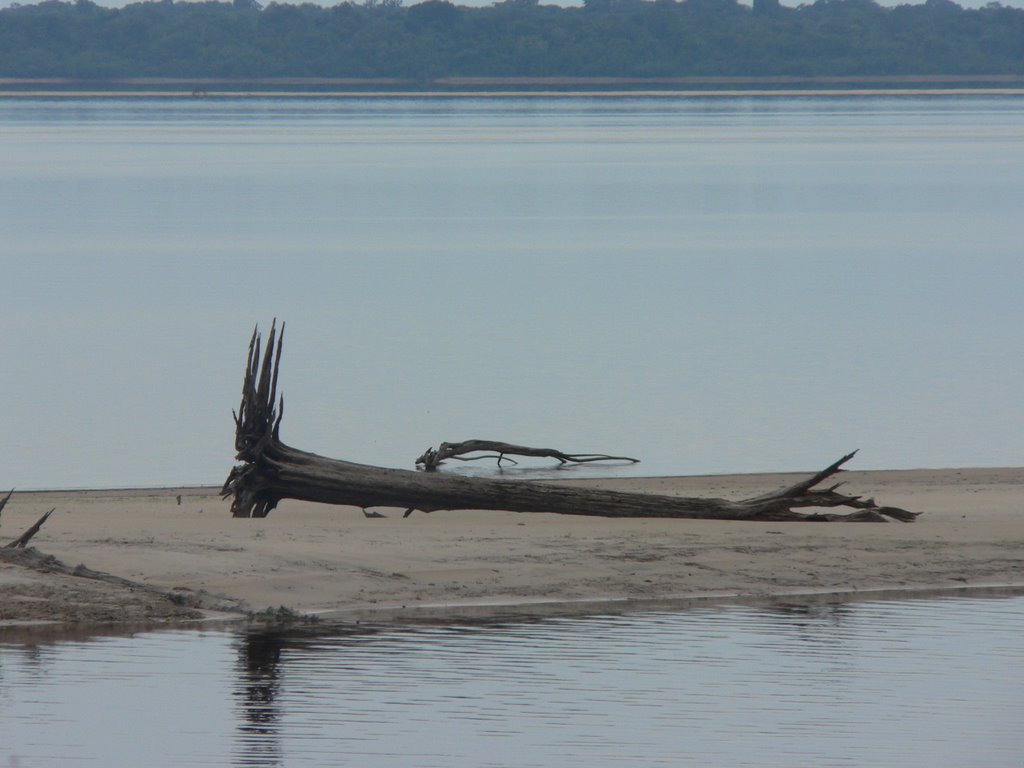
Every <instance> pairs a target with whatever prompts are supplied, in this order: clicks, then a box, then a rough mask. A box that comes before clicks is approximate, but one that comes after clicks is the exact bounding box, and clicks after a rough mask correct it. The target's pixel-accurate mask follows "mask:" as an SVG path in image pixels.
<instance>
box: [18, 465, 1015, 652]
mask: <svg viewBox="0 0 1024 768" xmlns="http://www.w3.org/2000/svg"><path fill="white" fill-rule="evenodd" d="M804 476H805V475H803V474H796V473H783V474H750V475H707V476H689V477H648V478H636V477H617V478H616V477H612V478H604V479H596V478H587V479H579V480H571V481H565V480H563V481H561V482H562V483H564V484H570V485H580V484H583V485H587V486H591V487H601V488H615V489H620V490H629V491H639V492H650V493H661V494H669V495H684V496H715V497H722V498H737V499H739V498H750V497H752V496H755V495H758V494H759V493H763V492H766V491H770V490H773V489H775V488H778V487H781V486H784V485H787V484H788V483H789V482H791V481H792V480H794V479H799V478H802V477H804ZM844 479H845V481H846V486H845V487H846V488H847V489H848V490H849V491H850V492H851V493H856V494H863V495H865V496H876V497H877V498H878V499H879V500H880V501H882V502H883V503H889V504H894V505H899V506H902V507H905V508H908V509H911V510H914V511H921V512H923V513H924V514H923V515H922V516H921V517H920V518H919V519H918V520H917V521H916V522H914V523H910V524H901V523H817V522H766V523H761V522H728V521H709V520H685V519H682V520H679V519H675V520H673V519H667V520H666V519H651V518H642V519H618V518H592V517H576V516H561V515H551V514H542V513H525V514H519V513H513V512H482V511H472V510H470V511H447V512H445V511H438V512H434V513H432V514H429V515H426V514H416V515H414V516H412V517H410V518H408V519H403V518H402V517H401V510H387V509H385V510H381V511H382V512H383V514H385V515H386V517H383V518H375V519H371V518H365V517H363V515H362V514H361V513H360V511H359V510H358V509H352V508H347V507H329V506H324V505H318V504H304V503H298V502H289V501H286V502H283V503H282V504H281V507H280V508H279V509H278V510H275V512H274V513H272V514H271V515H270V516H269V517H268V518H264V519H235V518H232V517H231V516H230V511H229V503H228V502H227V501H225V500H222V499H221V498H220V496H219V493H220V489H219V488H216V487H210V486H198V487H189V488H156V489H108V490H101V489H96V490H83V491H44V490H40V491H32V492H18V491H16V492H15V494H14V496H13V497H12V498H11V501H10V502H9V504H8V506H7V507H6V508H5V509H4V513H3V519H2V521H0V522H2V524H3V530H2V533H0V542H6V541H7V540H9V539H11V538H14V537H15V536H17V535H19V534H20V533H21V532H22V531H23V530H25V528H27V527H28V526H29V525H31V524H32V523H33V522H34V521H35V520H36V519H37V518H38V517H39V515H40V514H41V513H43V512H45V511H47V510H48V509H50V508H51V507H57V511H56V512H55V513H54V514H53V516H52V517H51V519H50V520H49V521H48V522H47V523H46V525H44V526H43V528H42V530H41V531H40V532H39V533H38V534H37V536H36V538H35V539H33V540H32V542H31V544H32V546H34V547H35V548H36V550H37V551H38V552H39V553H45V555H46V556H52V558H56V560H58V561H60V563H62V564H63V567H62V568H58V567H56V566H53V565H52V564H50V565H47V564H46V563H44V564H43V565H42V566H39V568H30V567H27V566H26V565H25V564H18V563H16V562H12V561H11V559H10V557H9V556H5V557H3V558H0V638H2V637H4V636H6V635H7V634H9V633H10V632H12V631H14V630H15V629H16V628H17V629H19V631H26V627H28V626H32V627H36V628H39V627H44V626H45V627H48V628H49V629H48V630H47V631H54V630H55V628H57V627H68V626H77V627H79V628H80V629H84V628H86V627H88V626H96V625H99V624H106V625H114V626H116V625H121V626H128V625H132V626H138V625H140V624H142V625H148V626H160V625H166V626H196V627H207V626H212V625H213V624H215V623H217V622H224V621H226V622H228V623H234V622H237V621H239V620H244V619H245V618H246V617H247V614H249V613H250V612H253V613H258V612H261V611H262V612H266V611H271V612H272V611H274V610H277V609H278V608H279V607H284V608H285V609H287V611H288V612H289V613H293V614H294V615H296V616H300V617H301V616H303V615H310V616H315V617H318V618H319V622H320V624H319V626H325V627H326V626H330V624H331V623H332V622H334V623H342V622H351V621H359V622H371V623H375V624H385V623H402V622H409V621H413V622H419V621H431V622H438V621H446V620H448V621H458V620H491V619H494V620H500V619H507V618H510V617H514V616H518V617H521V618H525V617H537V616H543V615H550V616H554V615H563V616H564V615H580V614H584V613H594V612H630V611H644V610H660V609H672V608H674V609H679V608H683V607H692V606H699V605H707V606H710V605H714V604H737V603H739V604H749V603H764V602H765V601H770V602H779V601H783V602H785V601H792V600H799V601H801V602H809V601H825V602H836V601H842V602H845V601H849V600H862V599H889V598H890V597H901V598H913V597H926V596H938V595H940V594H968V593H970V592H976V591H977V590H981V591H983V592H988V593H995V592H1001V593H1004V594H1016V593H1024V468H976V469H942V470H927V469H921V470H881V471H849V472H846V473H844ZM179 496H180V502H179V501H178V498H179ZM25 551H26V550H20V552H25ZM27 551H29V552H30V551H31V550H27ZM11 552H16V550H11ZM39 557H43V556H42V555H40V556H39ZM47 562H48V561H47ZM79 563H81V564H82V565H81V566H78V567H76V566H77V564H79ZM96 573H99V574H101V575H110V574H113V576H112V577H111V579H110V580H107V581H103V580H98V579H97V578H96V577H94V576H90V575H89V574H96ZM133 585H134V587H133ZM203 616H206V617H207V618H206V619H201V617H203ZM197 619H201V620H198V621H197ZM183 620H185V622H186V623H184V624H182V621H183ZM26 622H32V624H31V625H29V624H27V623H26ZM40 622H45V624H42V623H40ZM313 626H318V625H313Z"/></svg>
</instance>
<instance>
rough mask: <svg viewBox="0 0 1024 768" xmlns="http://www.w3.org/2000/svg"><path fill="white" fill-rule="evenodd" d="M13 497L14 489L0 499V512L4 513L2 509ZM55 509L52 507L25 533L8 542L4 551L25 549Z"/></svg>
mask: <svg viewBox="0 0 1024 768" xmlns="http://www.w3.org/2000/svg"><path fill="white" fill-rule="evenodd" d="M13 495H14V489H13V488H12V489H11V490H10V491H9V492H8V493H7V495H6V496H4V497H3V498H2V499H0V512H3V511H4V507H6V506H7V502H8V501H10V500H11V496H13ZM56 509H57V508H56V507H54V508H53V509H51V510H50V511H49V512H47V513H46V514H44V515H43V516H42V517H40V518H39V519H38V520H36V521H35V522H34V523H33V524H32V526H31V527H30V528H29V529H28V530H27V531H25V532H24V533H23V534H21V536H19V537H18V538H16V539H15V540H14V541H10V542H8V543H7V544H6V545H4V549H24V548H25V547H27V546H28V543H29V542H30V541H31V540H32V537H33V536H35V535H36V534H37V533H39V529H40V528H42V527H43V523H45V522H46V521H47V520H48V519H49V517H50V515H52V514H53V512H54V510H56Z"/></svg>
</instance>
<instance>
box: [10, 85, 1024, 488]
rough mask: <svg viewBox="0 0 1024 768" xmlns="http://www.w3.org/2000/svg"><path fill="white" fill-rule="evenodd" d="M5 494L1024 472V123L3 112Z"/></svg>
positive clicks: (17, 108)
mask: <svg viewBox="0 0 1024 768" xmlns="http://www.w3.org/2000/svg"><path fill="white" fill-rule="evenodd" d="M0 233H2V237H0V269H2V274H3V281H4V282H3V285H4V300H3V302H0V320H2V324H3V328H4V333H3V335H2V336H0V357H2V359H3V360H4V363H5V366H4V371H5V375H4V376H3V377H0V399H2V400H3V401H5V402H11V403H17V404H18V407H17V408H12V409H10V413H9V414H8V415H7V417H6V418H7V421H6V422H5V431H4V440H3V441H2V442H0V488H11V487H17V488H20V489H27V488H67V487H101V488H104V487H121V486H125V485H131V486H140V485H142V486H145V485H181V484H190V485H191V484H210V485H213V484H219V483H220V482H222V481H223V478H224V476H225V474H226V473H227V471H228V469H229V468H230V464H231V461H232V456H233V454H234V450H233V447H232V446H233V441H232V436H233V422H232V419H231V409H232V408H233V407H237V404H238V392H239V387H240V383H241V375H242V369H243V367H244V362H245V349H246V344H247V343H248V340H249V335H250V333H251V331H252V327H253V325H254V324H256V323H257V322H258V323H260V324H262V325H263V326H264V327H266V325H268V324H269V322H270V320H271V318H273V317H275V316H276V317H278V318H281V319H284V320H286V321H287V322H288V328H289V330H288V334H287V340H286V343H285V350H284V361H283V363H282V369H281V387H282V389H283V391H284V394H285V397H286V399H287V401H288V410H287V413H286V416H285V419H284V422H283V424H282V438H283V439H284V440H285V441H286V442H288V443H289V444H291V445H295V446H297V447H300V448H303V449H306V450H310V451H314V452H316V453H320V454H323V455H327V456H333V457H338V458H345V459H350V460H353V461H358V462H363V463H370V464H379V465H383V466H392V467H405V468H411V467H412V464H413V460H414V459H415V457H416V456H419V455H420V454H421V453H422V452H423V450H424V449H425V448H426V447H427V446H430V445H434V446H436V445H437V444H438V443H439V442H441V441H457V440H465V439H469V438H486V439H492V440H503V441H507V442H512V443H518V444H524V445H537V446H545V447H555V448H559V449H561V450H564V451H567V452H571V453H590V452H594V453H612V454H617V455H626V456H636V457H638V458H640V459H642V460H643V463H642V464H640V465H638V467H637V468H636V469H635V470H634V471H635V472H636V473H642V474H647V475H666V474H718V473H732V472H762V471H807V470H812V469H817V468H819V467H822V466H825V465H827V464H828V463H829V462H831V461H833V460H835V459H836V458H838V457H839V456H841V455H843V454H845V453H847V452H848V451H850V450H852V449H854V448H861V449H862V452H861V454H859V456H858V461H857V465H856V467H854V468H857V469H869V468H886V469H898V468H916V467H922V466H925V467H957V466H1012V465H1014V464H1015V463H1017V462H1019V460H1020V456H1021V455H1024V411H1022V409H1021V407H1020V390H1021V381H1022V380H1024V358H1022V357H1021V356H1020V355H1018V354H1014V350H1017V349H1018V348H1019V347H1020V328H1021V327H1022V326H1024V302H1021V300H1020V298H1021V295H1022V289H1021V286H1022V285H1024V259H1022V258H1021V243H1022V242H1024V98H1022V97H1013V96H991V95H978V96H972V97H949V96H919V97H904V98H893V97H887V96H872V97H864V96H850V97H845V98H823V97H813V96H808V97H800V98H783V97H773V98H695V99H678V98H644V97H635V98H607V97H601V96H593V97H587V98H575V99H573V98H552V99H523V98H464V99H439V98H434V99H431V98H410V99H399V98H379V99H373V98H353V99H317V98H296V99H278V100H275V99H257V98H247V99H178V100H166V99H159V100H147V99H124V98H111V99H82V100H77V99H63V100H62V99H25V100H17V99H6V100H0Z"/></svg>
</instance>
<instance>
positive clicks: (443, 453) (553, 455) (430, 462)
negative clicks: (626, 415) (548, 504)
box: [416, 440, 640, 472]
mask: <svg viewBox="0 0 1024 768" xmlns="http://www.w3.org/2000/svg"><path fill="white" fill-rule="evenodd" d="M488 451H490V453H488ZM470 453H479V454H483V455H480V456H468V455H467V454H470ZM509 455H512V456H537V457H541V458H548V459H557V460H558V463H559V464H560V465H561V464H589V463H591V462H594V461H626V462H630V463H631V464H638V463H640V459H633V458H630V457H629V456H609V455H607V454H604V453H563V452H562V451H558V450H555V449H554V448H530V447H529V446H525V445H513V444H512V443H502V442H499V441H497V440H463V441H462V442H460V443H441V445H440V446H438V447H437V448H436V449H435V448H433V447H430V448H427V450H426V451H424V452H423V455H422V456H420V457H419V458H418V459H416V466H418V467H423V469H424V470H426V471H427V472H432V471H434V470H435V469H437V468H438V467H439V466H440V465H441V464H442V463H443V462H445V461H447V460H448V459H455V460H457V461H479V460H480V459H497V460H498V466H499V467H500V466H501V462H502V461H509V462H512V463H513V464H516V463H517V462H516V461H515V460H513V459H510V458H508V457H509Z"/></svg>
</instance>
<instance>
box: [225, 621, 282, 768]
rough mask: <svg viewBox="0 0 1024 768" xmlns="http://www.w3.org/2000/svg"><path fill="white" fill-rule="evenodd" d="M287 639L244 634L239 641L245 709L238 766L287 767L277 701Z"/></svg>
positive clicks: (241, 697)
mask: <svg viewBox="0 0 1024 768" xmlns="http://www.w3.org/2000/svg"><path fill="white" fill-rule="evenodd" d="M283 642H284V637H283V636H282V635H281V634H280V633H275V632H256V633H251V634H244V635H242V636H241V637H240V638H239V642H238V646H239V648H238V687H237V688H236V690H235V691H234V694H235V696H236V697H237V699H238V702H239V709H240V710H241V719H240V721H239V724H238V728H239V738H238V743H239V744H238V751H237V757H236V765H239V766H267V768H271V767H272V766H279V765H283V764H284V763H283V751H282V748H281V741H280V738H279V734H280V730H279V729H280V719H281V712H280V710H279V708H278V705H277V702H276V699H277V694H278V690H279V688H280V685H281V682H280V670H279V665H280V662H281V647H282V645H283Z"/></svg>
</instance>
